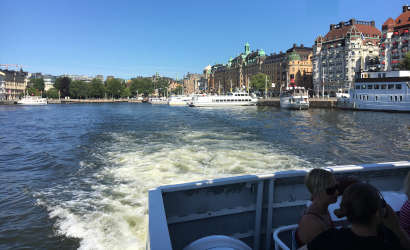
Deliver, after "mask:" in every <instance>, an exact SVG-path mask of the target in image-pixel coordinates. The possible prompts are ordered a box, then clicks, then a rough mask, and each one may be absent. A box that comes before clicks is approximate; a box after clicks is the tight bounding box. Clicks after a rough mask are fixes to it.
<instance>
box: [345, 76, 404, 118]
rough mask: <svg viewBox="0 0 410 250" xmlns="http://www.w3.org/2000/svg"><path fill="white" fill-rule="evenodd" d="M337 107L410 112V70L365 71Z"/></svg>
mask: <svg viewBox="0 0 410 250" xmlns="http://www.w3.org/2000/svg"><path fill="white" fill-rule="evenodd" d="M337 107H339V108H342V109H354V110H374V111H398V112H410V71H391V72H363V73H361V77H360V78H359V79H356V81H355V83H354V86H353V88H352V89H350V91H349V97H348V98H343V99H342V98H339V99H338V102H337Z"/></svg>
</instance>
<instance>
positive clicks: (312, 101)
mask: <svg viewBox="0 0 410 250" xmlns="http://www.w3.org/2000/svg"><path fill="white" fill-rule="evenodd" d="M257 105H258V106H273V107H280V99H279V97H273V98H267V99H259V100H258V104H257ZM309 107H310V108H326V109H333V108H336V98H309Z"/></svg>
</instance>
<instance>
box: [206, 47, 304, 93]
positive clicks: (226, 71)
mask: <svg viewBox="0 0 410 250" xmlns="http://www.w3.org/2000/svg"><path fill="white" fill-rule="evenodd" d="M311 58H312V48H309V47H305V46H304V45H303V44H301V45H300V46H296V44H294V45H293V47H291V48H290V49H288V50H287V51H286V52H285V53H283V52H280V53H278V54H276V53H272V54H270V55H266V53H265V51H264V50H263V49H258V50H256V51H251V50H250V45H249V43H246V44H245V50H244V52H243V53H241V54H239V55H238V56H236V57H235V58H230V59H229V61H228V63H227V64H215V65H213V66H212V67H211V68H210V69H209V78H208V85H209V91H210V92H221V93H224V92H228V91H230V90H231V89H233V90H234V89H248V88H249V84H250V79H251V77H252V76H253V75H256V74H258V73H264V74H266V75H268V76H269V79H270V81H271V82H269V83H268V89H269V91H274V92H277V93H278V92H279V90H280V88H281V87H286V86H288V85H289V84H292V85H297V86H304V87H305V88H307V89H309V88H312V61H311ZM206 70H207V71H208V68H206ZM272 83H274V84H273V85H272Z"/></svg>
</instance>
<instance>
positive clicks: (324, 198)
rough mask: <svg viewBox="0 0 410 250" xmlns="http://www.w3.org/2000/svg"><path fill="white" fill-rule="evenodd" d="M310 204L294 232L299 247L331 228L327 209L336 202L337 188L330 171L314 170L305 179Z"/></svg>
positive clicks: (331, 224)
mask: <svg viewBox="0 0 410 250" xmlns="http://www.w3.org/2000/svg"><path fill="white" fill-rule="evenodd" d="M305 185H306V187H307V188H308V190H309V192H310V194H311V200H312V204H311V205H310V206H309V208H308V209H307V210H306V212H305V214H304V215H303V216H302V218H301V220H300V222H299V226H298V229H297V231H296V235H295V238H296V241H297V244H298V245H299V246H302V245H305V244H306V243H308V242H310V241H311V240H312V239H313V238H315V237H316V236H318V235H319V234H320V233H322V232H324V231H326V230H328V229H330V228H333V222H332V220H331V218H330V214H329V210H328V207H329V205H330V204H332V203H335V202H336V201H337V196H338V186H337V184H336V179H335V178H334V176H333V174H332V173H331V172H330V171H327V170H324V169H321V168H315V169H312V170H311V171H310V172H309V173H308V174H307V175H306V178H305Z"/></svg>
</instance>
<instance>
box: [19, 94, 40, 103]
mask: <svg viewBox="0 0 410 250" xmlns="http://www.w3.org/2000/svg"><path fill="white" fill-rule="evenodd" d="M17 104H19V105H47V98H42V97H41V96H29V95H26V96H24V97H23V98H21V99H20V100H19V101H17Z"/></svg>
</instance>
